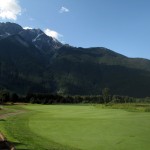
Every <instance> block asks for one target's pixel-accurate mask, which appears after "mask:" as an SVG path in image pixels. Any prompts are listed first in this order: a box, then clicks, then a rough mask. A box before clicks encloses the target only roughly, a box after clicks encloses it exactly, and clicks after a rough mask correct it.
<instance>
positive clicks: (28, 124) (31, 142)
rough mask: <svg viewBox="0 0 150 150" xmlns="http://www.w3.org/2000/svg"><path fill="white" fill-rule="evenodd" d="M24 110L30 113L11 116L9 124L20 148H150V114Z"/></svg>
mask: <svg viewBox="0 0 150 150" xmlns="http://www.w3.org/2000/svg"><path fill="white" fill-rule="evenodd" d="M23 107H24V108H25V109H27V110H30V111H29V113H27V114H24V115H23V114H20V115H18V117H11V118H10V119H8V121H7V124H6V129H7V131H10V133H9V134H10V137H11V138H12V139H13V140H16V141H17V142H16V143H19V144H18V145H17V147H18V148H20V149H21V148H24V149H25V148H27V149H35V148H36V149H39V150H46V149H47V150H50V149H57V150H59V149H64V150H67V149H68V150H70V149H74V150H75V149H83V150H100V149H102V150H110V149H111V150H135V149H136V150H148V149H149V147H150V142H149V139H150V113H145V112H128V111H125V110H119V109H103V108H97V107H95V106H90V105H87V106H82V105H81V106H79V105H27V106H23ZM23 134H24V135H23ZM29 137H30V139H29ZM36 146H38V147H36Z"/></svg>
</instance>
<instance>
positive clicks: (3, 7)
mask: <svg viewBox="0 0 150 150" xmlns="http://www.w3.org/2000/svg"><path fill="white" fill-rule="evenodd" d="M0 21H1V22H6V21H10V22H16V23H18V24H20V25H21V26H23V27H31V28H41V29H42V30H45V32H46V31H47V32H46V33H47V34H50V35H52V36H54V37H56V38H58V39H59V40H60V41H62V42H65V43H68V44H70V45H72V46H76V47H106V48H109V49H111V50H114V51H116V52H118V53H121V54H124V55H126V56H128V57H143V58H148V59H150V1H149V0H0Z"/></svg>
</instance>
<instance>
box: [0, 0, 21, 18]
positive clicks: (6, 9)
mask: <svg viewBox="0 0 150 150" xmlns="http://www.w3.org/2000/svg"><path fill="white" fill-rule="evenodd" d="M18 15H21V6H20V5H19V2H18V0H0V18H1V19H11V20H17V16H18Z"/></svg>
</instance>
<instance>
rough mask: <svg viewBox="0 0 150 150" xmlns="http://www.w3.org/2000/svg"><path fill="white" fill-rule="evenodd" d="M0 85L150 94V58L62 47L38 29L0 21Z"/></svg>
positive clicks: (65, 91) (24, 89)
mask: <svg viewBox="0 0 150 150" xmlns="http://www.w3.org/2000/svg"><path fill="white" fill-rule="evenodd" d="M0 35H1V36H0V87H1V88H6V89H8V90H10V91H13V92H17V93H21V94H25V93H27V92H52V93H59V94H72V95H78V94H79V95H91V94H92V95H95V94H101V91H102V89H103V88H105V87H108V88H110V90H111V91H112V93H113V94H121V95H128V96H134V97H146V96H150V90H149V89H150V60H147V59H141V58H128V57H126V56H123V55H121V54H118V53H116V52H114V51H112V50H109V49H107V48H103V47H95V48H81V47H79V48H76V47H72V46H69V45H63V44H62V43H60V42H59V41H57V40H56V39H53V38H52V37H48V36H47V35H46V34H45V33H44V32H43V31H41V30H40V29H31V30H24V29H23V28H22V27H21V26H19V25H17V24H14V23H0Z"/></svg>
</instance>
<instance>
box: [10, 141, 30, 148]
mask: <svg viewBox="0 0 150 150" xmlns="http://www.w3.org/2000/svg"><path fill="white" fill-rule="evenodd" d="M11 143H12V144H13V145H14V146H15V148H16V147H26V145H25V144H23V143H20V142H11ZM17 150H29V149H28V148H17Z"/></svg>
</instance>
